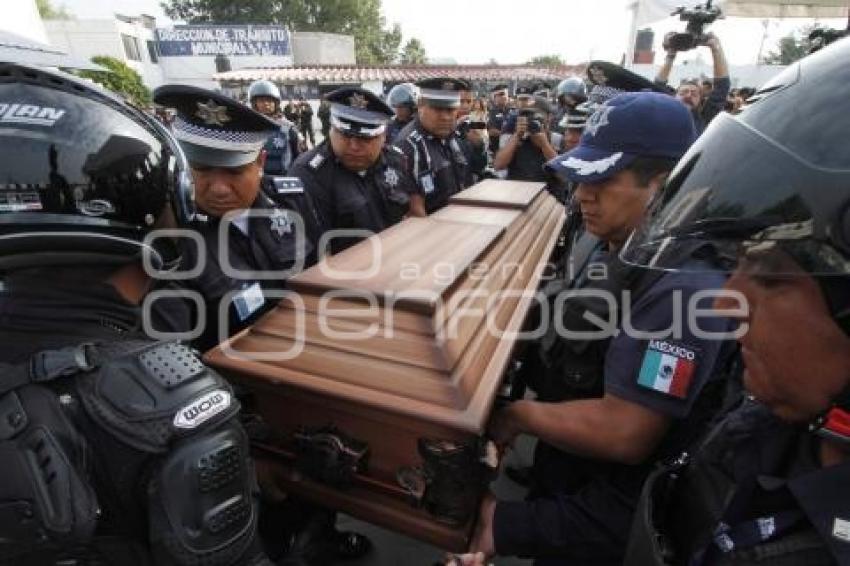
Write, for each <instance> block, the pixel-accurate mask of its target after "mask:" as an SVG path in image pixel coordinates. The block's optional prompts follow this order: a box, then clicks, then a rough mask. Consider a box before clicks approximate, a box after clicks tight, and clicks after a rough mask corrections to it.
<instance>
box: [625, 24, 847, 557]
mask: <svg viewBox="0 0 850 566" xmlns="http://www.w3.org/2000/svg"><path fill="white" fill-rule="evenodd" d="M848 57H850V40H848V39H845V40H842V41H840V42H838V43H836V44H834V45H832V46H830V47H828V48H826V49H824V50H821V51H819V52H818V53H816V54H814V55H811V56H809V57H806V58H805V59H803V60H801V61H800V62H799V63H798V64H796V65H794V66H792V67H790V68H788V69H787V70H785V71H784V72H783V73H781V74H779V75H778V76H777V77H775V78H774V79H773V80H772V81H771V82H770V85H769V88H767V89H762V90H761V91H760V92H757V93H756V96H755V98H751V99H750V100H751V102H750V103H749V104H748V106H747V108H745V109H744V110H743V112H742V113H740V114H738V115H737V116H735V117H732V116H731V115H729V114H721V115H719V116H718V117H717V118H715V119H714V122H713V124H712V126H711V127H710V128H709V129H708V130H707V131H706V133H705V134H704V135H703V136H702V137H701V138H700V140H699V141H698V142H697V144H696V145H695V146H694V148H693V149H692V151H691V152H690V153H689V154H688V155H687V156H686V157H685V158H684V161H683V164H684V165H685V166H684V167H682V168H681V169H680V170H679V173H678V174H677V175H676V176H675V177H673V178H671V180H670V189H671V194H670V195H669V197H667V198H665V199H664V202H663V205H662V204H661V203H659V206H658V207H657V209H656V210H654V211H653V218H654V220H653V222H651V223H648V224H647V226H646V227H645V229H642V230H640V231H639V232H638V233H636V234H635V240H634V241H633V242H632V243H630V244H629V246H628V247H627V248H626V249H625V250H624V252H623V253H624V258H625V259H626V261H630V262H634V263H635V264H637V265H641V266H646V264H647V259H648V258H650V257H653V256H654V258H653V259H654V260H656V259H657V260H658V261H657V263H656V262H655V261H653V263H654V265H656V266H657V267H660V268H662V269H665V268H668V267H669V266H670V263H669V261H667V260H666V259H665V255H666V254H664V253H663V252H662V253H659V252H661V249H660V248H661V246H660V243H661V242H662V241H664V242H665V244H664V245H665V246H668V245H671V244H672V245H675V244H676V243H678V242H682V241H686V240H691V241H693V240H694V239H698V240H701V241H703V242H706V243H707V244H708V245H710V246H711V247H713V248H714V249H716V250H717V251H716V253H717V254H718V255H722V256H725V257H727V258H728V259H729V260H731V262H733V263H732V264H731V265H730V268H733V269H734V271H733V272H732V274H731V277H730V279H729V281H728V283H727V285H726V288H727V289H728V290H729V291H731V292H737V293H740V294H741V296H742V297H743V299H744V302H745V304H746V305H747V308H741V305H740V304H736V303H737V301H734V300H733V299H732V298H731V297H729V298H726V299H723V300H722V301H719V302H718V303H717V305H716V306H717V308H720V309H733V310H734V311H736V314H735V316H736V317H737V318H738V322H739V323H740V324H741V325H742V327H744V328H742V329H741V335H740V337H739V339H738V340H739V342H740V345H741V347H742V351H743V360H744V365H745V371H744V372H743V385H744V387H745V390H746V394H747V396H746V397H745V398H743V399H742V402H741V404H740V405H739V406H737V407H735V408H734V409H733V410H731V411H730V412H729V413H728V414H727V415H726V417H725V418H724V419H723V420H721V421H720V422H719V423H718V424H717V425H716V426H715V427H713V428H712V429H711V430H710V431H708V432H707V434H706V435H705V437H704V438H703V439H702V440H701V441H700V442H699V443H697V444H696V445H695V446H694V447H693V449H692V450H690V451H689V452H690V454H682V455H681V456H680V457H679V458H675V459H671V461H670V462H669V463H668V464H669V465H668V466H666V467H665V468H664V469H662V470H661V471H659V472H658V473H657V474H654V475H653V476H652V477H651V478H650V480H649V481H648V483H647V486H646V488H645V489H644V494H643V496H642V500H641V505H640V510H639V513H638V514H637V519H636V522H635V527H634V529H633V531H632V540H631V543H630V551H629V554H628V563H629V564H635V565H637V564H640V565H644V564H651V565H655V564H697V563H698V564H705V565H715V564H724V565H730V566H731V565H754V564H771V565H778V566H785V565H792V564H793V565H796V564H848V563H850V535H848V530H847V528H846V525H847V509H848V506H850V489H848V486H850V479H848V478H850V473H849V470H850V457H848V455H849V454H850V451H848V446H850V428H848V426H847V423H848V422H850V394H848V393H850V357H848V353H850V324H848V312H850V310H849V308H850V284H848V283H850V267H848V266H850V216H848V210H850V153H848V148H847V144H846V143H845V138H846V134H845V132H846V131H847V128H848V126H850V118H848V116H850V103H848V99H847V97H846V96H845V94H846V93H844V92H843V90H844V89H843V86H844V85H846V84H847V83H848V81H850V68H849V67H848V66H847V60H848ZM778 116H805V117H806V119H805V120H802V121H800V120H796V119H793V120H792V119H779V120H778V119H777V117H778ZM742 155H746V156H747V158H746V159H745V160H742V159H741V156H742Z"/></svg>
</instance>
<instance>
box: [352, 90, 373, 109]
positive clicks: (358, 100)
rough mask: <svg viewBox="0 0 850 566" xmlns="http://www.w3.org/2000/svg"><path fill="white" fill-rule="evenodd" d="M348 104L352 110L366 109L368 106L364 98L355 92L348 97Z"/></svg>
mask: <svg viewBox="0 0 850 566" xmlns="http://www.w3.org/2000/svg"><path fill="white" fill-rule="evenodd" d="M348 103H349V104H350V105H351V107H352V108H364V109H365V108H366V107H367V106H369V101H368V100H366V97H365V96H364V95H362V94H360V93H358V92H355V93H354V94H352V95H351V96H349V97H348Z"/></svg>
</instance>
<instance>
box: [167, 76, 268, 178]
mask: <svg viewBox="0 0 850 566" xmlns="http://www.w3.org/2000/svg"><path fill="white" fill-rule="evenodd" d="M153 97H154V102H156V103H157V104H161V105H163V106H165V107H167V108H173V109H174V110H175V112H176V115H175V118H174V122H173V124H172V128H173V131H174V137H175V138H177V140H178V141H179V142H180V146H181V147H182V148H183V151H184V152H185V153H186V158H187V159H188V160H189V162H190V163H194V164H199V165H205V166H208V167H239V166H242V165H245V164H246V163H250V162H252V161H254V160H255V159H257V155H259V153H260V150H261V149H263V146H264V145H265V143H266V140H268V138H269V136H271V135H272V134H273V133H274V132H275V131H277V130H278V129H279V128H280V125H279V124H277V122H275V121H274V120H271V119H270V118H267V117H265V116H263V115H262V114H260V113H259V112H255V111H254V110H252V109H251V108H248V107H247V106H245V105H244V104H242V103H240V102H238V101H236V100H233V99H232V98H230V97H228V96H225V95H223V94H221V93H218V92H215V91H211V90H206V89H203V88H198V87H194V86H189V85H164V86H161V87H159V88H157V89H156V90H154V93H153Z"/></svg>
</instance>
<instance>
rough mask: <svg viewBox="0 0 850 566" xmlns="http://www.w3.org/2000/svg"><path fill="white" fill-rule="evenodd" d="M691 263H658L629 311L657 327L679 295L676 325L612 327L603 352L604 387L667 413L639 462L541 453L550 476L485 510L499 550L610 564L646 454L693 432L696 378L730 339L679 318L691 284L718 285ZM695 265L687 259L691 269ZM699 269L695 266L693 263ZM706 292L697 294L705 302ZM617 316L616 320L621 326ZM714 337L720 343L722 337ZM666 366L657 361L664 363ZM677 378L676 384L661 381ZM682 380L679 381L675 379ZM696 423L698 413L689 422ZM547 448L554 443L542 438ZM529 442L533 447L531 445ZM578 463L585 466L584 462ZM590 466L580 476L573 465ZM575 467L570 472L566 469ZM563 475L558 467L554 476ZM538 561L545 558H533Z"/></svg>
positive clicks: (623, 538) (719, 323)
mask: <svg viewBox="0 0 850 566" xmlns="http://www.w3.org/2000/svg"><path fill="white" fill-rule="evenodd" d="M685 267H686V268H690V271H691V272H678V273H666V274H664V275H662V276H661V277H659V278H658V279H657V280H655V281H654V282H653V283H652V284H651V285H650V286H649V287H648V288H646V289H645V290H644V291H643V292H642V293H641V294H640V296H639V298H638V299H637V300H636V301H635V303H634V305H633V306H632V308H631V309H625V308H623V309H621V311H622V312H625V311H626V310H629V311H630V318H629V320H630V325H631V327H633V328H634V329H637V330H642V331H659V330H664V329H667V328H669V327H670V323H671V321H673V320H674V306H676V301H677V300H678V299H676V298H675V297H676V296H677V295H678V296H679V297H681V305H682V306H681V307H678V309H679V310H680V312H681V320H682V331H681V335H680V336H673V335H672V334H673V333H671V332H669V331H668V332H663V333H660V336H659V337H658V338H657V339H654V340H653V339H647V338H639V337H634V336H632V335H631V334H633V331H628V332H622V331H621V332H620V333H619V335H617V336H616V337H614V338H613V339H612V340H611V342H610V344H609V347H608V350H607V351H606V354H605V369H604V379H605V391H606V392H607V393H608V394H611V395H614V396H616V397H619V398H621V399H625V400H627V401H630V402H632V403H636V404H638V405H641V406H643V407H646V408H648V409H650V410H652V411H654V412H657V413H660V414H663V415H666V416H669V417H671V418H672V419H674V422H673V424H672V427H671V432H670V433H668V434H667V435H666V436H665V438H664V440H662V442H661V445H660V446H659V447H658V448H657V449H656V452H655V454H654V455H653V456H652V457H650V458H649V460H648V461H646V462H644V463H642V464H640V465H635V466H631V465H625V464H618V463H614V462H602V461H596V460H593V461H591V460H590V459H587V458H583V457H580V456H576V455H572V454H568V453H564V452H560V454H562V455H563V462H557V461H556V462H551V464H552V466H553V469H551V470H550V472H551V474H550V475H553V476H558V477H559V478H560V479H559V481H560V483H561V485H560V486H553V485H548V486H545V487H544V489H543V490H541V491H538V492H537V493H536V494H535V498H533V499H530V500H528V501H510V502H500V503H498V504H497V506H496V510H495V515H494V519H493V537H494V542H495V547H496V551H497V553H498V554H500V555H520V556H557V557H558V559H557V560H553V562H552V564H561V563H564V562H565V561H570V563H576V564H586V563H591V562H592V563H594V564H612V565H613V564H620V563H621V562H622V559H623V553H624V552H625V545H626V542H627V537H628V533H629V529H630V527H631V523H632V518H633V515H634V512H635V505H636V504H637V499H638V496H639V494H640V488H641V485H642V484H643V480H644V479H645V478H646V475H647V474H648V473H649V471H650V470H651V469H652V466H653V463H654V461H655V459H656V457H661V455H662V454H666V453H670V452H673V453H678V451H681V449H682V448H683V447H682V446H679V444H680V443H682V442H685V441H684V439H685V438H693V436H695V435H692V434H690V433H692V432H693V431H691V430H683V429H687V428H688V427H694V424H693V423H690V422H689V421H685V420H684V418H685V417H686V416H687V415H688V413H689V412H690V410H691V408H692V407H693V405H694V402H695V400H696V399H697V397H698V396H699V394H700V391H701V390H702V389H703V386H704V385H705V384H706V383H707V382H708V381H709V379H711V378H712V376H713V375H715V371H714V370H715V367H716V366H718V365H719V364H720V363H721V362H725V360H726V356H727V354H728V352H729V350H728V348H731V344H732V343H730V342H721V341H719V340H713V339H710V340H707V339H703V338H699V337H697V336H696V335H695V333H694V332H693V329H689V328H688V316H687V307H688V303H689V301H690V299H691V297H693V296H694V294H695V293H697V292H699V291H703V290H708V289H720V288H721V287H722V286H723V284H724V281H725V278H724V276H723V275H722V274H721V273H718V272H714V271H710V270H709V267H708V265H707V264H702V265H700V264H699V262H696V263H695V260H690V261H689V262H686V263H685ZM693 268H696V269H693ZM697 271H701V272H697ZM711 301H712V299H711V298H706V299H704V300H702V301H700V302H699V303H697V304H698V305H699V306H700V307H701V308H703V309H706V310H709V309H710V307H711ZM698 321H699V323H700V324H699V328H700V329H701V330H702V331H703V332H715V333H718V332H723V331H728V329H729V328H730V322H729V320H727V319H723V318H719V317H717V316H712V317H711V318H708V317H705V318H701V319H698ZM624 323H625V317H621V320H619V321H618V324H617V327H618V328H619V329H620V330H623V328H624ZM724 345H727V346H725V347H724ZM665 368H667V369H665ZM671 378H672V380H673V381H675V379H679V380H680V381H679V382H678V383H677V384H676V387H675V388H674V387H671V384H670V383H669V382H670V381H671ZM685 378H687V379H686V381H684V382H683V381H681V380H683V379H685ZM699 426H704V423H699ZM548 449H549V451H550V452H552V451H555V449H554V448H551V447H548ZM538 450H539V448H538ZM585 463H587V466H585ZM588 469H592V470H594V472H593V473H590V474H587V475H586V476H581V474H582V473H583V472H581V471H577V470H583V471H584V472H586V471H587V470H588ZM571 472H572V475H576V474H578V475H579V476H580V477H571ZM561 476H563V477H561ZM539 563H540V564H544V563H547V562H545V561H539Z"/></svg>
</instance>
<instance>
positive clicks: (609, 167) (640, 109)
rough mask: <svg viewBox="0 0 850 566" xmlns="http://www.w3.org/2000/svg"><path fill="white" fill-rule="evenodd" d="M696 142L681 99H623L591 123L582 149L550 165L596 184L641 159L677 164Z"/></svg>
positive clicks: (642, 95)
mask: <svg viewBox="0 0 850 566" xmlns="http://www.w3.org/2000/svg"><path fill="white" fill-rule="evenodd" d="M695 139H696V131H695V129H694V122H693V118H692V117H691V113H690V111H689V110H688V108H687V107H686V106H685V105H684V104H682V103H681V102H679V100H677V99H676V98H674V97H672V96H669V95H666V94H661V93H656V92H631V93H625V94H620V95H618V96H616V97H614V98H612V99H611V100H609V101H608V102H606V103H605V104H604V105H602V106H600V107H599V108H598V109H597V110H596V112H594V113H593V115H591V116H590V118H588V119H587V123H586V125H585V130H584V133H583V134H582V136H581V140H580V141H579V144H578V146H576V147H575V148H574V149H572V150H571V151H568V152H567V153H564V154H563V155H559V156H558V157H556V158H555V159H552V160H551V161H549V162H548V163H547V164H546V167H547V168H548V169H551V170H553V171H555V172H556V173H558V174H562V175H563V176H565V177H566V178H568V179H569V180H571V181H576V182H585V183H594V182H597V181H602V180H604V179H607V178H608V177H611V176H612V175H614V174H615V173H617V172H619V171H622V170H623V169H625V168H626V167H627V166H628V165H629V164H630V163H631V162H632V161H634V160H635V159H636V158H637V157H661V158H668V159H673V160H677V159H679V158H680V157H682V155H684V154H685V152H686V151H687V150H688V148H689V147H690V146H691V144H692V143H693V142H694V140H695Z"/></svg>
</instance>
